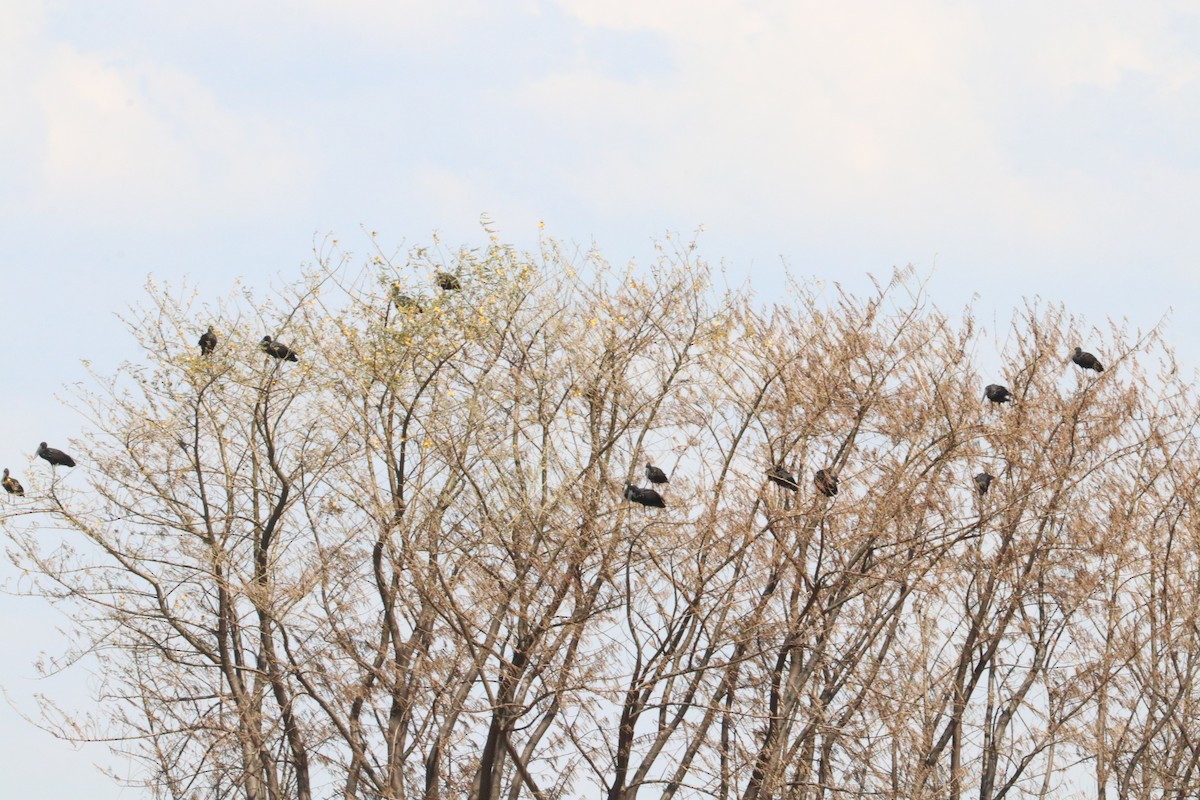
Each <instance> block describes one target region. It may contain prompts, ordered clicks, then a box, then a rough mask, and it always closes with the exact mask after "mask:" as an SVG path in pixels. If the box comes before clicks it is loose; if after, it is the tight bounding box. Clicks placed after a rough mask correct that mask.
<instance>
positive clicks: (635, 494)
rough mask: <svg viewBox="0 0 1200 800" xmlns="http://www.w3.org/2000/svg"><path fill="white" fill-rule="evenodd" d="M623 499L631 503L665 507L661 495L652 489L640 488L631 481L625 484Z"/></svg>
mask: <svg viewBox="0 0 1200 800" xmlns="http://www.w3.org/2000/svg"><path fill="white" fill-rule="evenodd" d="M625 499H626V500H629V501H630V502H632V503H640V504H641V505H644V506H648V507H650V508H666V507H667V504H666V503H664V502H663V499H662V495H661V494H659V493H658V492H656V491H654V490H653V489H642V488H640V487H637V486H634V485H633V484H632V483H627V484H625Z"/></svg>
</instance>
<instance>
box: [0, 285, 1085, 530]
mask: <svg viewBox="0 0 1200 800" xmlns="http://www.w3.org/2000/svg"><path fill="white" fill-rule="evenodd" d="M433 282H434V284H435V285H436V286H437V287H438V288H439V289H441V290H442V291H443V292H456V291H459V290H460V289H462V284H461V283H460V282H459V280H458V278H457V277H455V276H454V275H451V274H450V273H449V272H442V271H440V270H439V271H438V272H436V273H434V277H433ZM392 302H393V303H395V305H396V307H397V308H403V309H408V310H410V311H415V312H422V311H424V309H423V308H422V307H421V304H420V302H418V301H417V300H416V299H415V298H413V297H411V296H410V295H407V294H404V293H402V292H401V291H400V283H399V282H398V281H397V282H396V283H393V284H392ZM199 344H200V355H201V356H210V355H212V354H213V352H214V351H216V349H217V344H218V339H217V334H216V331H214V330H213V326H212V325H209V326H208V330H206V331H205V332H204V333H202V334H201V335H200V342H199ZM258 346H259V349H260V350H262V351H263V352H264V353H266V354H267V355H268V356H270V357H271V358H274V359H278V360H279V361H292V362H296V361H299V360H300V356H299V354H298V353H297V352H296V351H295V350H293V349H292V348H290V347H288V346H287V345H285V344H283V343H282V342H277V341H275V340H274V339H272V338H271V337H270V336H264V337H263V338H262V341H260V342H259V344H258ZM1071 360H1072V361H1073V362H1075V363H1076V364H1077V365H1079V366H1080V367H1082V368H1083V369H1085V370H1095V371H1096V372H1104V365H1103V364H1101V363H1100V361H1099V360H1098V359H1097V358H1096V357H1095V356H1094V355H1092V354H1091V353H1087V352H1084V350H1083V348H1082V347H1076V348H1075V352H1074V353H1073V354H1072V355H1071ZM983 397H984V399H985V400H988V401H990V402H992V403H996V404H1002V403H1008V402H1010V401H1011V400H1012V398H1013V395H1012V392H1010V391H1009V390H1008V387H1007V386H1002V385H1000V384H998V383H989V384H988V385H987V386H985V387H984V389H983ZM37 454H38V455H39V456H40V457H42V458H44V459H45V460H46V461H48V462H50V465H51V467H59V466H62V467H73V466H75V460H74V459H73V458H71V457H70V456H69V455H67V454H66V453H64V452H63V451H62V450H58V449H55V448H53V447H47V446H46V443H45V442H42V443H41V444H40V445H39V446H38V449H37ZM766 474H767V480H769V481H771V482H772V483H774V484H775V485H777V486H780V487H782V488H783V489H786V490H787V491H790V492H795V491H799V489H800V483H799V481H797V480H796V476H795V475H793V474H792V473H791V472H789V471H788V470H787V468H786V467H785V466H784V465H783V464H776V465H774V466H772V467H771V468H769V469H768V470H767V471H766ZM646 480H648V481H649V482H650V483H651V484H653V485H655V486H662V485H663V484H665V483H668V482H669V481H670V479H669V478H668V477H667V474H666V473H665V472H663V471H662V470H661V469H660V468H658V467H656V466H654V464H652V463H647V464H646ZM974 480H975V488H976V489H977V490H978V491H979V494H980V496H983V495H985V494H987V493H988V489H989V488H991V485H992V481H993V480H995V476H994V475H992V474H990V473H989V472H987V471H986V470H985V471H983V472H981V473H979V474H978V475H976V476H975V478H974ZM0 485H3V486H4V490H5V491H6V492H8V493H9V494H13V495H18V496H22V497H23V496H24V495H25V488H24V487H23V486H21V483H20V481H18V480H17V479H16V478H14V477H12V476H10V475H9V474H8V468H7V467H6V468H5V470H4V478H3V480H0ZM813 486H814V487H815V488H816V490H817V491H818V492H819V493H821V494H822V495H824V496H825V497H833V496H835V495H836V494H837V493H838V476H837V473H835V472H834V471H833V469H831V468H829V467H826V468H824V469H819V470H817V471H816V473H815V474H814V475H813ZM625 499H626V500H628V501H630V502H631V503H637V504H639V505H642V506H645V507H647V508H666V507H667V503H666V501H665V500H663V496H662V495H661V494H659V493H658V491H657V490H655V489H651V488H648V487H647V488H643V487H641V486H637V485H635V484H633V483H626V484H625Z"/></svg>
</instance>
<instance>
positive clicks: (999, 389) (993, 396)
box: [983, 383, 1012, 403]
mask: <svg viewBox="0 0 1200 800" xmlns="http://www.w3.org/2000/svg"><path fill="white" fill-rule="evenodd" d="M983 396H984V398H985V399H987V400H991V401H992V402H993V403H1007V402H1008V401H1009V400H1012V392H1010V391H1009V390H1008V387H1007V386H1001V385H1000V384H998V383H989V384H988V385H987V386H985V387H983Z"/></svg>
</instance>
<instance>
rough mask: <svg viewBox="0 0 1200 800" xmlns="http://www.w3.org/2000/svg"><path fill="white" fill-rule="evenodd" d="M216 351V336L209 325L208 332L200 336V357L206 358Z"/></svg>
mask: <svg viewBox="0 0 1200 800" xmlns="http://www.w3.org/2000/svg"><path fill="white" fill-rule="evenodd" d="M216 349H217V335H216V334H215V333H213V326H212V325H209V326H208V330H206V331H205V332H204V333H202V334H200V355H202V356H206V355H208V354H209V353H211V352H212V351H213V350H216Z"/></svg>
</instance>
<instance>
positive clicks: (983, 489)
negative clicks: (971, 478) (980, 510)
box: [975, 472, 996, 495]
mask: <svg viewBox="0 0 1200 800" xmlns="http://www.w3.org/2000/svg"><path fill="white" fill-rule="evenodd" d="M995 479H996V478H995V477H994V476H993V475H991V474H990V473H988V472H981V473H979V474H978V475H976V476H975V488H976V489H978V490H979V493H980V494H981V495H982V494H987V493H988V489H990V488H991V486H992V481H994V480H995Z"/></svg>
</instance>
